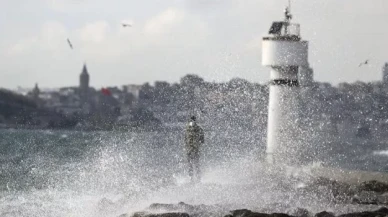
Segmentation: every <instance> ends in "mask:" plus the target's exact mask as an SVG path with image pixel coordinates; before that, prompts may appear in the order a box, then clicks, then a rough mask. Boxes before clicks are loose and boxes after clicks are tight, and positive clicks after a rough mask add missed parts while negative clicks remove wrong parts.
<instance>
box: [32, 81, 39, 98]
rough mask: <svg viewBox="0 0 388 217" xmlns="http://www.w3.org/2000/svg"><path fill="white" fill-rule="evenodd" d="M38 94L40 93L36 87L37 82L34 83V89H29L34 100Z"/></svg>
mask: <svg viewBox="0 0 388 217" xmlns="http://www.w3.org/2000/svg"><path fill="white" fill-rule="evenodd" d="M39 95H40V89H39V87H38V83H35V87H34V89H32V91H31V96H32V98H33V99H34V100H35V101H38V100H39Z"/></svg>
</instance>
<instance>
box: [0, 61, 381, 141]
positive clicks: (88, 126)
mask: <svg viewBox="0 0 388 217" xmlns="http://www.w3.org/2000/svg"><path fill="white" fill-rule="evenodd" d="M383 71H384V72H383V73H384V75H383V81H382V82H369V83H364V82H356V83H341V84H339V85H338V86H332V85H331V84H329V83H321V82H314V81H313V76H312V69H301V71H300V73H299V76H300V78H299V81H300V92H299V96H298V104H297V105H295V106H296V107H297V108H299V109H297V110H296V111H298V113H299V114H298V117H299V119H298V123H300V124H302V125H309V126H310V125H311V127H312V128H314V129H316V131H318V132H319V131H322V132H324V131H327V132H331V133H333V132H334V133H335V132H337V133H341V129H343V128H349V127H348V126H352V128H354V130H353V131H352V135H359V136H366V135H367V134H368V133H378V134H382V132H385V131H387V130H388V112H387V109H385V108H387V107H388V64H386V65H385V66H384V69H383ZM89 79H90V75H89V72H88V69H87V66H86V65H84V66H83V68H82V70H81V73H80V77H79V81H80V83H79V85H78V86H74V87H62V88H59V89H58V90H51V91H41V90H40V89H39V87H38V85H36V86H35V88H34V89H33V90H31V91H30V92H29V93H28V94H27V95H26V96H22V95H17V94H15V93H11V92H10V91H3V93H7V94H8V96H12V97H8V98H7V97H4V96H2V97H1V99H2V101H1V104H0V105H2V107H1V108H2V110H1V113H0V114H1V116H0V120H2V123H8V124H9V123H12V124H11V126H15V125H20V126H26V125H31V126H35V127H41V128H51V127H59V126H62V127H65V126H66V127H68V128H73V129H82V130H112V129H124V130H131V129H138V128H142V129H143V128H144V129H150V128H157V129H159V128H160V127H162V126H164V127H165V128H166V127H167V128H171V127H173V128H174V127H182V126H184V124H185V122H186V121H187V118H188V117H189V116H190V115H197V116H198V117H199V120H200V122H201V123H202V124H203V125H204V126H205V127H206V128H208V129H209V130H229V129H230V130H233V129H240V130H252V131H257V132H260V134H262V133H266V125H267V115H268V108H267V106H268V96H269V92H268V85H267V84H258V83H251V82H249V81H247V80H244V79H240V78H235V79H232V80H230V81H229V82H224V83H216V82H206V81H204V79H202V78H201V77H199V76H196V75H186V76H184V77H183V78H181V80H180V82H179V83H174V84H170V83H168V82H163V81H159V82H155V83H154V84H153V85H151V84H149V83H145V84H143V85H123V86H122V87H106V88H102V89H100V90H96V89H95V88H93V87H90V85H89ZM5 105H7V106H13V107H14V108H16V109H8V110H12V111H13V113H12V115H13V116H12V115H11V116H12V117H17V118H14V119H12V120H15V121H11V122H10V121H4V120H10V119H9V118H10V117H11V116H10V114H9V113H7V111H6V109H5ZM43 111H44V112H43ZM8 112H9V111H8ZM48 116H50V117H51V119H52V120H51V119H49V118H48ZM16 119H22V120H23V121H20V120H18V121H16ZM31 120H34V121H31ZM21 123H22V124H21ZM64 123H66V124H64ZM360 129H361V130H360ZM358 131H360V132H358Z"/></svg>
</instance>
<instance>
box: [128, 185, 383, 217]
mask: <svg viewBox="0 0 388 217" xmlns="http://www.w3.org/2000/svg"><path fill="white" fill-rule="evenodd" d="M306 194H308V195H310V196H309V197H310V198H316V200H320V199H322V198H324V200H325V201H328V200H329V201H330V204H328V205H327V207H328V208H327V210H324V209H322V207H325V206H320V207H319V208H317V209H314V207H292V206H293V205H290V204H288V203H287V201H279V203H276V204H269V205H268V204H267V205H266V206H265V207H263V206H260V205H259V204H260V203H261V202H260V201H257V204H258V206H257V209H252V208H250V209H245V207H243V206H242V205H239V207H241V208H238V209H236V208H237V207H236V205H231V204H222V205H190V204H186V203H184V202H180V203H178V204H161V203H155V204H151V205H150V206H149V207H147V208H146V209H144V210H142V211H139V212H134V213H127V214H122V215H120V217H213V216H214V217H215V216H217V217H218V216H219V217H377V216H379V217H380V216H381V217H383V216H388V208H386V207H385V206H388V184H387V183H384V182H379V181H375V180H372V181H366V182H362V183H359V184H348V183H344V182H339V181H335V180H331V179H327V178H317V179H315V180H314V181H312V182H310V183H308V184H306V185H305V186H303V187H298V188H297V189H296V194H294V197H295V198H294V200H298V197H301V196H303V195H306ZM333 207H335V208H333Z"/></svg>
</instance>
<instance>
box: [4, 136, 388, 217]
mask: <svg viewBox="0 0 388 217" xmlns="http://www.w3.org/2000/svg"><path fill="white" fill-rule="evenodd" d="M263 141H264V140H263V135H261V134H260V133H258V132H248V131H241V132H238V131H233V132H225V131H223V132H207V135H206V143H205V145H204V147H203V149H202V153H201V166H202V168H203V174H202V181H201V183H199V184H195V185H193V184H190V183H189V179H188V177H187V171H186V158H185V153H184V146H183V131H182V130H172V131H161V132H136V133H135V132H78V131H50V130H36V131H31V130H0V161H1V168H0V216H85V217H86V216H119V215H120V214H123V213H128V212H133V211H137V210H141V209H144V208H145V207H146V206H148V205H150V204H151V203H155V202H158V203H178V202H180V201H183V202H186V203H189V204H207V205H216V204H217V205H220V206H224V207H226V208H228V209H232V208H251V209H255V208H257V209H259V208H266V206H268V207H271V204H272V205H273V204H276V203H283V204H289V205H290V206H297V207H304V208H307V209H309V210H312V211H320V210H327V209H332V210H333V211H338V210H339V212H341V210H342V211H343V212H345V211H347V210H349V209H357V207H345V208H344V207H341V208H339V207H336V206H335V205H333V204H332V203H331V202H330V201H322V200H319V199H316V198H314V197H313V196H310V195H302V196H301V195H296V194H295V193H294V192H293V191H290V189H283V188H282V187H281V186H282V182H284V180H283V179H282V178H276V177H274V176H265V175H264V173H263V171H266V168H262V167H263V166H262V165H260V163H258V162H260V157H261V156H263V153H264V147H265V144H264V142H263ZM347 145H349V146H350V145H353V146H352V149H351V150H352V151H349V150H350V149H349V147H347V146H346V145H343V144H342V145H341V144H337V146H335V147H332V148H331V149H330V151H329V152H325V153H324V154H322V155H320V156H317V160H316V162H312V164H311V165H316V164H326V165H330V166H337V167H344V168H350V167H351V169H363V170H375V171H382V170H385V169H386V168H385V167H386V165H387V163H388V156H387V155H386V152H387V150H388V148H385V145H384V143H378V144H372V143H371V144H366V143H360V144H347ZM341 147H343V149H341ZM329 155H330V156H329ZM301 185H303V183H295V187H296V188H297V187H298V186H301ZM336 209H337V210H336Z"/></svg>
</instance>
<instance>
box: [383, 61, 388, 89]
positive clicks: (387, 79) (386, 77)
mask: <svg viewBox="0 0 388 217" xmlns="http://www.w3.org/2000/svg"><path fill="white" fill-rule="evenodd" d="M383 84H385V85H388V63H385V65H384V66H383Z"/></svg>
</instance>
